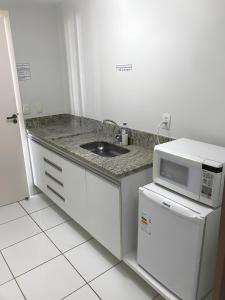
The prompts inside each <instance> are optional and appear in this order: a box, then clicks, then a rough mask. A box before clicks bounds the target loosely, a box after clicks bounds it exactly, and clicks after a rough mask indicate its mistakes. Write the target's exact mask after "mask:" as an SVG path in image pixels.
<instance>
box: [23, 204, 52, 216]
mask: <svg viewBox="0 0 225 300" xmlns="http://www.w3.org/2000/svg"><path fill="white" fill-rule="evenodd" d="M20 205H21V206H22V207H23V205H22V204H21V203H20ZM52 206H56V204H54V203H53V204H49V206H46V207H42V208H39V209H37V210H34V211H31V212H28V210H26V209H25V208H24V207H23V209H24V210H25V211H26V213H27V214H28V215H31V214H33V213H36V212H38V211H40V210H44V209H46V208H49V207H52Z"/></svg>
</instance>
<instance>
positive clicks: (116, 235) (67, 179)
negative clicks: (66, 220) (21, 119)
mask: <svg viewBox="0 0 225 300" xmlns="http://www.w3.org/2000/svg"><path fill="white" fill-rule="evenodd" d="M29 146H30V155H31V163H32V170H33V178H34V184H35V185H36V186H37V187H38V188H39V189H40V190H42V191H43V192H44V193H45V194H46V195H47V196H48V197H49V198H50V199H51V200H52V201H53V202H55V203H56V204H57V205H58V206H59V207H61V208H62V209H63V210H64V211H65V212H66V213H67V214H68V215H69V216H71V217H72V218H73V219H74V220H75V221H76V222H77V223H79V224H80V225H81V226H82V227H84V228H85V229H86V230H87V231H88V232H89V233H90V234H91V235H92V236H93V237H94V238H95V239H96V240H98V241H99V242H100V243H101V244H102V245H103V246H105V247H106V248H107V249H108V250H109V251H110V252H111V253H112V254H114V255H115V256H116V257H117V258H119V259H122V232H124V229H123V228H122V225H123V224H122V221H121V219H122V217H121V215H122V212H121V209H122V208H121V207H122V204H121V203H122V197H121V195H125V196H124V199H125V200H126V198H127V197H126V193H125V192H124V191H126V190H127V188H126V185H124V184H123V181H122V184H121V186H122V187H123V190H124V191H122V192H121V187H120V186H118V185H116V184H113V183H111V182H110V181H108V180H106V179H103V178H102V177H100V176H98V175H95V174H94V173H91V172H89V171H88V170H86V169H85V168H82V167H80V166H78V165H77V164H75V163H73V162H70V161H69V160H67V159H64V158H63V157H61V156H60V155H57V154H55V153H54V152H53V151H50V150H48V149H46V148H45V147H43V146H41V145H39V144H38V143H36V142H34V141H32V140H29ZM136 181H137V180H135V182H136ZM132 185H133V188H132V187H131V188H129V190H131V191H132V195H133V194H135V196H134V198H135V199H134V201H136V198H137V195H136V193H134V191H133V190H134V189H135V191H136V192H137V190H138V186H136V185H135V184H132ZM129 199H131V200H132V199H133V196H131V197H130V196H129ZM128 206H130V204H129V205H128ZM125 211H127V210H126V209H125ZM128 215H129V214H128ZM132 217H133V216H132ZM133 223H134V224H133ZM124 224H125V225H126V224H128V223H127V222H125V223H124ZM130 224H131V225H132V226H131V225H130ZM135 224H136V218H133V221H132V220H130V221H129V224H128V225H129V226H127V227H129V228H128V229H126V232H128V236H129V237H130V236H132V235H133V233H134V229H133V227H135ZM130 228H131V229H130ZM129 231H130V232H131V233H129ZM124 235H125V236H126V235H127V234H123V236H124ZM134 238H135V237H134ZM126 244H128V243H127V242H126V241H125V245H123V248H124V249H126Z"/></svg>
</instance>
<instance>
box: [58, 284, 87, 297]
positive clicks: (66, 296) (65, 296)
mask: <svg viewBox="0 0 225 300" xmlns="http://www.w3.org/2000/svg"><path fill="white" fill-rule="evenodd" d="M87 285H88V284H87V283H85V284H84V285H82V286H81V287H79V288H78V289H76V290H75V291H73V292H71V293H70V294H68V295H66V296H65V297H63V298H61V299H60V300H64V299H66V298H68V297H69V296H71V295H73V294H75V293H76V292H77V291H79V290H80V289H82V288H83V287H85V286H87Z"/></svg>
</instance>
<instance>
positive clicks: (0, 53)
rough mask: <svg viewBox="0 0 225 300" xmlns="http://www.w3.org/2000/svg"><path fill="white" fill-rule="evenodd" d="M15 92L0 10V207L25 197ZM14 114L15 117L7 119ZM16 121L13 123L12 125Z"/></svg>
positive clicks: (5, 22) (9, 47)
mask: <svg viewBox="0 0 225 300" xmlns="http://www.w3.org/2000/svg"><path fill="white" fill-rule="evenodd" d="M18 101H19V89H18V81H17V75H16V66H15V58H14V52H13V45H12V38H11V31H10V24H9V17H8V14H7V12H2V11H0V105H1V110H0V138H1V142H0V191H1V193H0V206H1V205H5V204H9V203H12V202H16V201H18V200H21V199H24V198H25V197H27V196H28V185H27V178H26V172H25V164H24V156H23V150H22V140H21V133H20V126H19V122H21V121H22V114H19V110H18V105H16V103H18ZM14 114H15V115H16V116H17V118H15V119H9V120H7V117H11V116H12V115H14ZM14 122H17V123H14Z"/></svg>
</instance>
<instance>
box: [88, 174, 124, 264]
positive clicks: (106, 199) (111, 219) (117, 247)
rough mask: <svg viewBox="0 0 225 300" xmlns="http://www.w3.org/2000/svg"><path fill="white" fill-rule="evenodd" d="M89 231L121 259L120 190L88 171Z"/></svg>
mask: <svg viewBox="0 0 225 300" xmlns="http://www.w3.org/2000/svg"><path fill="white" fill-rule="evenodd" d="M86 184H87V205H88V210H89V216H88V231H89V232H90V233H91V234H92V235H93V236H94V237H95V238H96V240H98V241H99V242H100V243H101V244H102V245H103V246H105V247H106V248H107V249H108V250H109V251H110V252H111V253H112V254H114V255H115V256H116V257H117V258H119V259H121V201H120V188H119V187H118V186H116V185H114V184H112V183H110V182H108V181H106V180H104V179H102V178H100V177H98V176H96V175H94V174H92V173H90V172H88V171H86Z"/></svg>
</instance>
